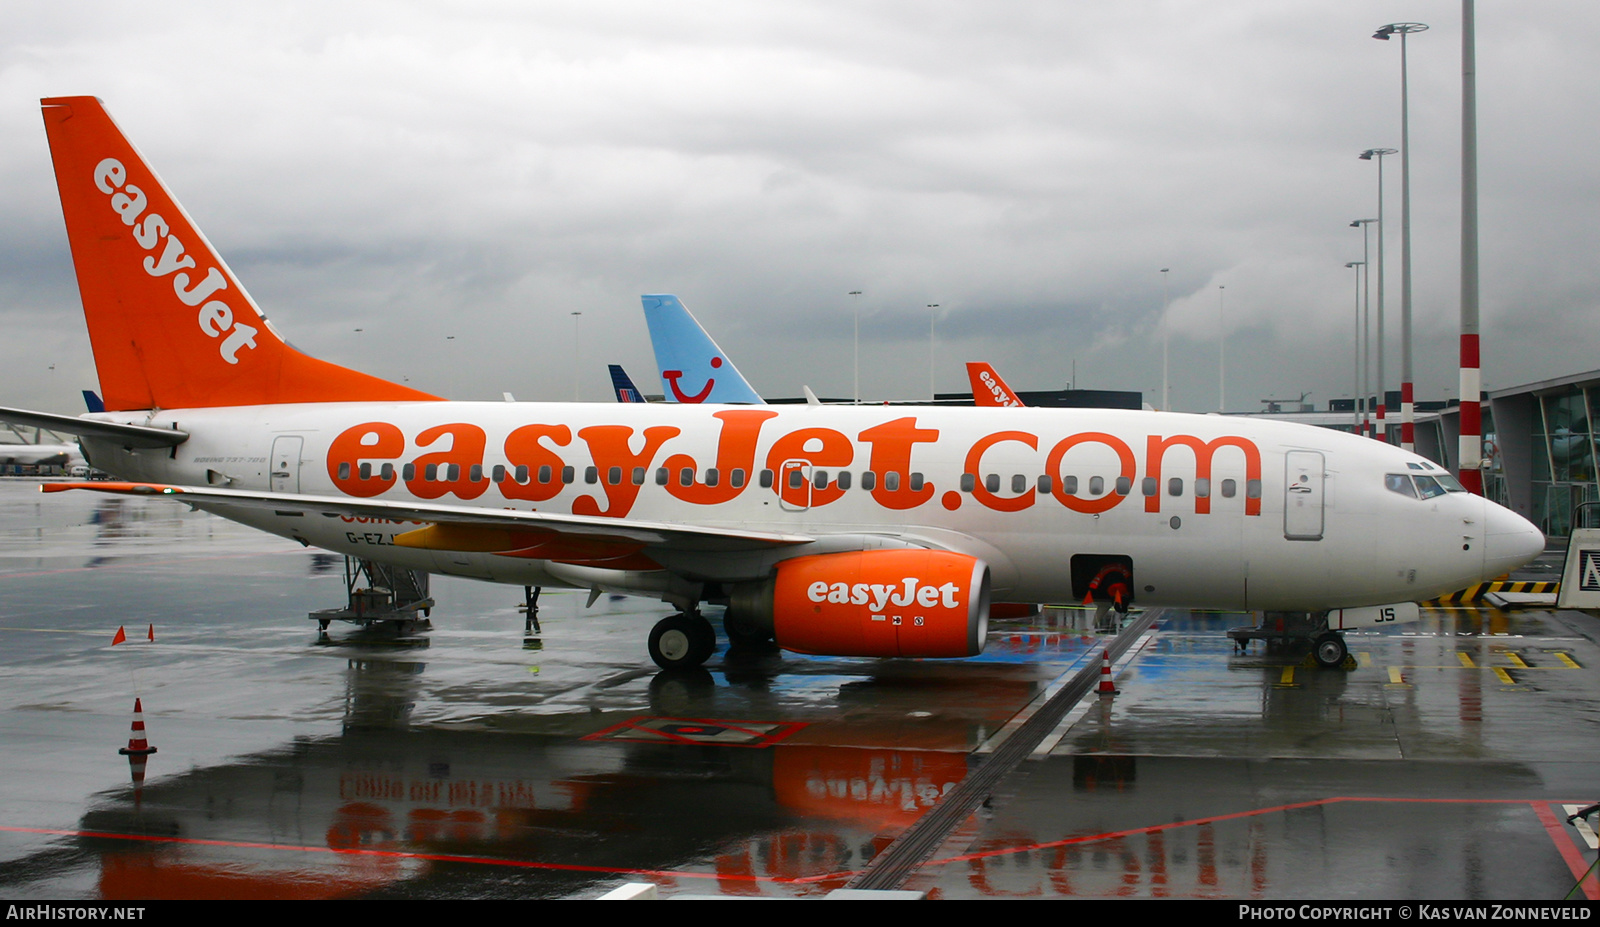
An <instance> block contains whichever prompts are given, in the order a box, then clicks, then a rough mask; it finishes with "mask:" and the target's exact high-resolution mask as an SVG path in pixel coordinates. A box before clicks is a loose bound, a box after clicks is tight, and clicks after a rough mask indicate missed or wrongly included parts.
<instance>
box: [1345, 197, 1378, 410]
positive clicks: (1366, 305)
mask: <svg viewBox="0 0 1600 927" xmlns="http://www.w3.org/2000/svg"><path fill="white" fill-rule="evenodd" d="M1377 221H1378V220H1377V219H1357V220H1355V221H1354V222H1352V223H1350V227H1351V228H1355V227H1356V226H1360V227H1361V264H1362V266H1363V267H1366V268H1367V269H1366V271H1365V273H1364V274H1363V276H1362V280H1363V286H1362V288H1361V289H1362V294H1363V297H1364V298H1363V302H1362V306H1363V308H1362V312H1361V335H1360V338H1361V373H1360V377H1361V399H1360V406H1361V434H1363V435H1366V434H1370V433H1371V430H1372V423H1371V422H1370V421H1369V420H1368V412H1369V411H1370V410H1369V408H1368V406H1367V399H1368V398H1369V397H1370V395H1371V393H1369V392H1368V390H1367V385H1368V382H1367V381H1368V380H1370V379H1371V375H1372V255H1371V254H1370V253H1369V251H1368V247H1367V227H1368V226H1369V225H1371V224H1372V223H1374V222H1377Z"/></svg>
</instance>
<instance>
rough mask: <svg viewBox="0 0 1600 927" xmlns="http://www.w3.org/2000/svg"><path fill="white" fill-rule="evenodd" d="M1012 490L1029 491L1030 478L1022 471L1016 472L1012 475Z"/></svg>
mask: <svg viewBox="0 0 1600 927" xmlns="http://www.w3.org/2000/svg"><path fill="white" fill-rule="evenodd" d="M1011 491H1012V492H1027V491H1028V478H1027V477H1025V476H1023V475H1022V474H1020V473H1017V474H1014V475H1013V476H1012V477H1011Z"/></svg>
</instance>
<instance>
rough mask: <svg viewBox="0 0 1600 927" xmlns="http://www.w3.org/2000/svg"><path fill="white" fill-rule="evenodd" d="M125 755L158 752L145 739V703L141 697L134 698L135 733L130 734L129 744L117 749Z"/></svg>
mask: <svg viewBox="0 0 1600 927" xmlns="http://www.w3.org/2000/svg"><path fill="white" fill-rule="evenodd" d="M117 752H118V753H120V754H122V755H123V756H149V755H150V754H152V753H154V752H156V748H155V747H152V746H150V743H149V741H147V740H145V739H144V705H143V703H142V700H141V699H137V698H136V699H134V700H133V733H131V734H129V735H128V745H127V746H126V747H123V748H122V749H121V750H118V751H117Z"/></svg>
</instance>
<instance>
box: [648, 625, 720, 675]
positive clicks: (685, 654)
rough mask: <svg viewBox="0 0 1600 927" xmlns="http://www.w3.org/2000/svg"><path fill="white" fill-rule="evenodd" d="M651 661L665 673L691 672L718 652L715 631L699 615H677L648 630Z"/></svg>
mask: <svg viewBox="0 0 1600 927" xmlns="http://www.w3.org/2000/svg"><path fill="white" fill-rule="evenodd" d="M649 646H650V659H652V660H654V661H656V665H657V666H659V667H661V668H662V669H666V670H680V669H692V668H694V667H696V666H699V665H700V664H702V663H704V662H706V660H708V659H710V658H711V654H712V653H714V652H715V651H716V649H717V632H716V629H714V628H713V627H711V622H709V621H707V620H706V619H705V618H704V617H703V616H701V615H700V614H698V613H686V612H679V613H678V614H676V615H668V616H667V617H665V618H663V619H661V620H660V621H658V622H656V626H655V627H653V628H651V629H650V642H649Z"/></svg>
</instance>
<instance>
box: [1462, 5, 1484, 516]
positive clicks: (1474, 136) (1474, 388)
mask: <svg viewBox="0 0 1600 927" xmlns="http://www.w3.org/2000/svg"><path fill="white" fill-rule="evenodd" d="M1476 34H1477V27H1476V25H1475V24H1474V14H1473V5H1472V0H1461V443H1460V447H1459V448H1458V449H1457V452H1458V453H1459V455H1460V460H1459V461H1458V462H1457V466H1456V470H1457V473H1458V474H1459V475H1460V479H1461V484H1462V485H1463V486H1465V487H1467V489H1469V490H1471V491H1472V492H1475V493H1477V494H1478V495H1480V496H1481V495H1483V470H1482V467H1483V406H1482V404H1481V403H1480V397H1481V396H1482V395H1483V380H1482V372H1481V370H1480V369H1479V366H1478V363H1479V359H1478V54H1477V40H1476Z"/></svg>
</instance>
